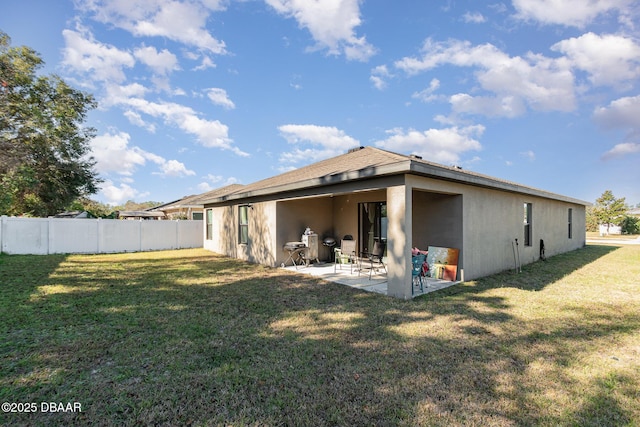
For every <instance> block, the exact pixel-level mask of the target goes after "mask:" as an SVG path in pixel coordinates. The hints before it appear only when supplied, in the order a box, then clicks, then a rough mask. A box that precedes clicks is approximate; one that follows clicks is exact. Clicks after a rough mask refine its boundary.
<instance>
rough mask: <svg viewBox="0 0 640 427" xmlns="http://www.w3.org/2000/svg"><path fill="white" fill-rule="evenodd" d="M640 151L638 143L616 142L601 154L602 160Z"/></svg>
mask: <svg viewBox="0 0 640 427" xmlns="http://www.w3.org/2000/svg"><path fill="white" fill-rule="evenodd" d="M635 153H640V143H636V142H623V143H620V144H616V145H615V146H614V147H613V148H612V149H611V150H609V151H607V152H606V153H604V154H603V155H602V158H603V160H609V159H612V158H614V157H624V156H626V155H629V154H635Z"/></svg>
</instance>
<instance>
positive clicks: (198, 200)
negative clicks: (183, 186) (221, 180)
mask: <svg viewBox="0 0 640 427" xmlns="http://www.w3.org/2000/svg"><path fill="white" fill-rule="evenodd" d="M242 188H243V185H241V184H230V185H226V186H224V187H220V188H216V189H215V190H211V191H207V192H206V193H202V194H194V195H191V196H186V197H183V198H182V199H178V200H174V201H173V202H169V203H164V204H162V205H158V206H154V207H153V208H150V209H147V210H148V211H157V210H168V209H179V208H189V207H200V208H201V207H203V205H204V201H205V200H209V199H215V198H217V197H222V196H224V195H227V194H231V193H235V192H237V191H239V190H240V189H242Z"/></svg>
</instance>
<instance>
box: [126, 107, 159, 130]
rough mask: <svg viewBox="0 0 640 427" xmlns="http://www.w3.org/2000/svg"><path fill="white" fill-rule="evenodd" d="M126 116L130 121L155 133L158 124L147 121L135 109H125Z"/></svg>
mask: <svg viewBox="0 0 640 427" xmlns="http://www.w3.org/2000/svg"><path fill="white" fill-rule="evenodd" d="M124 116H125V117H126V118H127V119H128V120H129V123H131V124H133V125H136V126H139V127H141V128H144V129H146V130H148V131H149V132H151V133H155V131H156V126H155V125H154V124H153V123H147V122H145V121H144V120H143V119H142V116H140V114H138V113H136V112H135V111H125V112H124Z"/></svg>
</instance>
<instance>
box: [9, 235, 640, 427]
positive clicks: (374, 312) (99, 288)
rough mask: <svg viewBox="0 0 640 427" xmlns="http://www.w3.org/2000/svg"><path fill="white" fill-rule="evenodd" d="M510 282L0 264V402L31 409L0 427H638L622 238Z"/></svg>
mask: <svg viewBox="0 0 640 427" xmlns="http://www.w3.org/2000/svg"><path fill="white" fill-rule="evenodd" d="M523 270H524V271H523V273H522V274H514V273H513V272H512V271H510V272H505V273H503V274H499V275H495V276H492V277H488V278H486V279H482V280H478V281H473V282H467V283H464V284H461V285H457V286H454V287H451V288H448V289H445V290H443V291H440V292H436V293H433V294H429V295H427V296H423V297H420V298H417V299H415V300H413V301H401V300H396V299H392V298H388V297H385V296H381V295H378V294H373V293H365V292H362V291H358V290H355V289H352V288H349V287H346V286H341V285H336V284H331V283H327V282H323V281H321V280H319V279H314V278H311V277H304V276H300V275H297V274H295V273H290V272H288V271H284V270H281V269H272V268H266V267H261V266H256V265H251V264H246V263H243V262H239V261H236V260H231V259H229V258H224V257H221V256H216V255H213V254H211V253H209V252H206V251H204V250H181V251H167V252H151V253H136V254H118V255H91V256H85V255H66V256H65V255H51V256H15V255H14V256H7V255H1V256H0V337H2V339H1V340H0V397H1V399H0V400H1V401H2V402H14V403H35V404H36V406H37V410H36V412H35V413H0V425H29V426H32V425H47V426H49V425H87V424H90V425H225V426H226V425H237V426H245V425H252V426H258V425H261V426H262V425H268V426H275V425H286V426H322V425H339V426H352V425H367V426H368V425H384V426H393V425H435V426H450V425H465V426H467V425H477V426H489V425H507V426H508V425H548V426H557V425H562V426H625V425H627V426H637V425H640V246H628V247H621V248H618V247H614V246H587V247H586V248H585V249H581V250H579V251H575V252H572V253H568V254H564V255H559V256H556V257H553V258H550V259H549V260H548V261H547V262H539V263H536V264H533V265H529V266H525V267H524V268H523ZM42 402H57V403H63V405H67V404H68V403H72V404H73V403H78V404H81V408H82V412H80V413H77V412H76V413H71V412H68V413H63V412H56V413H47V412H42V411H41V405H42ZM16 407H17V405H16ZM65 408H66V407H65Z"/></svg>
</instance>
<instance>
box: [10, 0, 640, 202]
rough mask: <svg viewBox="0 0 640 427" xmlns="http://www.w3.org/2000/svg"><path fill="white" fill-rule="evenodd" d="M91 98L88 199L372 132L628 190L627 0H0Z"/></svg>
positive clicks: (635, 175)
mask: <svg viewBox="0 0 640 427" xmlns="http://www.w3.org/2000/svg"><path fill="white" fill-rule="evenodd" d="M0 3H1V5H2V13H0V30H2V31H4V32H6V33H7V34H8V35H9V36H10V37H11V39H12V45H13V46H21V45H26V46H29V47H31V48H33V49H35V50H36V51H37V52H38V53H39V54H40V56H41V57H42V59H43V60H44V61H45V66H44V67H43V68H42V70H41V71H42V73H46V74H57V75H59V76H61V77H62V78H63V79H64V80H65V81H67V82H68V83H69V84H71V85H72V86H74V87H76V88H77V89H80V90H83V91H86V92H88V93H91V94H93V96H94V97H95V99H96V100H97V102H98V105H99V106H98V108H97V109H95V110H92V111H91V113H90V114H89V116H88V119H87V122H86V125H87V126H92V127H94V128H95V129H96V137H95V138H94V139H93V140H92V141H91V148H92V155H93V157H94V158H95V160H96V162H97V163H96V170H97V171H98V173H99V175H100V177H101V178H102V179H103V180H104V182H103V183H102V184H101V187H100V191H99V193H97V194H96V195H94V196H92V198H93V199H95V200H98V201H100V202H103V203H108V204H111V205H117V204H122V203H124V202H126V201H127V200H134V201H136V202H143V201H156V202H170V201H173V200H176V199H180V198H182V197H184V196H187V195H192V194H200V193H203V192H206V191H209V190H212V189H216V188H219V187H222V186H225V185H228V184H233V183H239V184H249V183H252V182H254V181H258V180H260V179H264V178H268V177H270V176H273V175H276V174H279V173H282V172H285V171H288V170H291V169H294V168H299V167H302V166H305V165H307V164H310V163H313V162H316V161H318V160H322V159H325V158H329V157H333V156H336V155H339V154H342V153H345V152H346V151H347V150H348V149H349V148H353V147H357V146H372V147H379V148H382V149H385V150H389V151H393V152H397V153H401V154H418V155H420V156H422V157H423V158H424V159H425V160H430V161H433V162H437V163H441V164H444V165H455V166H460V167H462V168H463V169H467V170H472V171H474V172H478V173H482V174H487V175H490V176H494V177H497V178H500V179H504V180H509V181H513V182H516V183H519V184H523V185H527V186H531V187H535V188H540V189H543V190H547V191H551V192H554V193H558V194H562V195H566V196H570V197H574V198H577V199H581V200H584V201H587V202H592V203H593V202H595V200H596V198H598V197H599V196H600V195H601V194H602V193H603V192H604V191H605V190H611V191H612V192H613V194H614V195H615V196H616V197H618V198H620V197H625V199H626V201H627V203H629V204H631V205H635V204H638V203H640V4H639V3H638V2H637V1H636V0H564V1H563V0H512V1H492V0H488V1H486V2H485V1H482V2H480V1H477V0H476V1H474V0H468V1H457V0H449V1H445V0H443V1H436V0H433V1H431V0H430V1H424V0H402V1H380V0H78V1H73V0H55V1H51V0H1V2H0Z"/></svg>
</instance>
